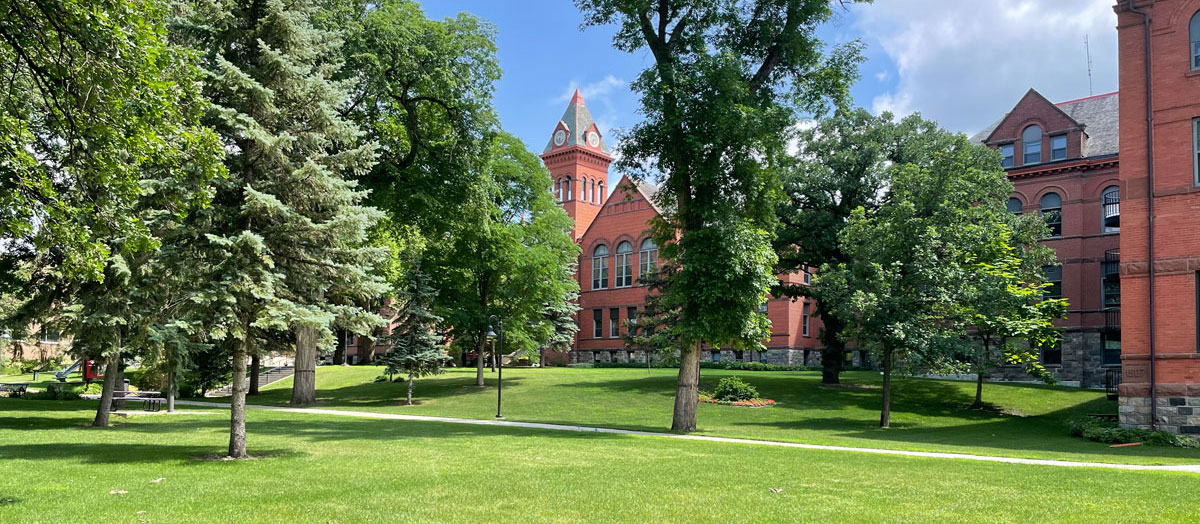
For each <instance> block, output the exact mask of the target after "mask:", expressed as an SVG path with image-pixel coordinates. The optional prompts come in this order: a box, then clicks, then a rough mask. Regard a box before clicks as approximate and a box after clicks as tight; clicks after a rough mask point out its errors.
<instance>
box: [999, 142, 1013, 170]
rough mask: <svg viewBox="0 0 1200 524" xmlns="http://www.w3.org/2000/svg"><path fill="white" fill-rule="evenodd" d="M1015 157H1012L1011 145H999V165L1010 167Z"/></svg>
mask: <svg viewBox="0 0 1200 524" xmlns="http://www.w3.org/2000/svg"><path fill="white" fill-rule="evenodd" d="M1014 162H1015V159H1014V158H1013V145H1012V144H1004V145H1001V146H1000V167H1005V168H1008V167H1012V166H1013V163H1014Z"/></svg>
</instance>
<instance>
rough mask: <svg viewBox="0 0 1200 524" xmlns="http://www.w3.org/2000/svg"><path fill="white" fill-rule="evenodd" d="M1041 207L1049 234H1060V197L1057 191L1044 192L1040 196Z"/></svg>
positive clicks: (1053, 235)
mask: <svg viewBox="0 0 1200 524" xmlns="http://www.w3.org/2000/svg"><path fill="white" fill-rule="evenodd" d="M1041 208H1042V218H1043V219H1045V220H1046V227H1048V228H1050V236H1052V237H1059V236H1062V197H1060V196H1058V193H1046V194H1045V195H1043V196H1042V201H1041Z"/></svg>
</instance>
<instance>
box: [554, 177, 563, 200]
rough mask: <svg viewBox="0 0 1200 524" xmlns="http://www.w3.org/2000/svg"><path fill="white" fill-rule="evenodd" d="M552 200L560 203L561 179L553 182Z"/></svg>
mask: <svg viewBox="0 0 1200 524" xmlns="http://www.w3.org/2000/svg"><path fill="white" fill-rule="evenodd" d="M554 199H555V200H558V201H559V202H561V201H562V179H561V178H560V179H558V180H555V181H554Z"/></svg>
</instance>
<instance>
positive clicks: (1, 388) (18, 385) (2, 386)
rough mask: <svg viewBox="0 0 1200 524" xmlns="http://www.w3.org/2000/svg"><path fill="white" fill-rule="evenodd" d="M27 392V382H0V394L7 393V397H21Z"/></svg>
mask: <svg viewBox="0 0 1200 524" xmlns="http://www.w3.org/2000/svg"><path fill="white" fill-rule="evenodd" d="M28 390H29V383H28V382H0V392H7V393H8V396H9V397H19V396H22V395H24V394H25V393H26V392H27V391H28Z"/></svg>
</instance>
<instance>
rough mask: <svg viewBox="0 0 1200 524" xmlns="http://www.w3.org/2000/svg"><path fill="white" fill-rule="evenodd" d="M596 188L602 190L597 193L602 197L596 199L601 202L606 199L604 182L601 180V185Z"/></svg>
mask: <svg viewBox="0 0 1200 524" xmlns="http://www.w3.org/2000/svg"><path fill="white" fill-rule="evenodd" d="M596 189H599V190H600V191H599V192H598V193H596V196H598V197H600V199H599V200H597V201H596V203H597V204H599V203H601V202H603V201H604V182H601V183H600V184H599V185H597V186H596Z"/></svg>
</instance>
